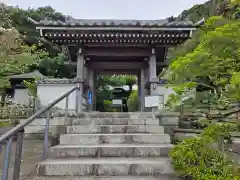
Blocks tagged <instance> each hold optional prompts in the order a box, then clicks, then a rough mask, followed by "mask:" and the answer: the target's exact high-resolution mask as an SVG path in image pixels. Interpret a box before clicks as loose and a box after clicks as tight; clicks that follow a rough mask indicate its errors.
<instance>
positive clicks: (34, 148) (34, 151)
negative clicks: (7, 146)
mask: <svg viewBox="0 0 240 180" xmlns="http://www.w3.org/2000/svg"><path fill="white" fill-rule="evenodd" d="M15 149H16V144H15V142H14V143H13V145H12V153H11V161H10V168H9V175H8V180H13V177H12V176H13V166H14V158H15ZM23 149H24V150H23V157H22V164H21V173H20V179H21V180H31V179H34V176H35V175H36V165H37V163H38V162H39V161H40V160H41V158H42V150H43V141H39V140H24V145H23ZM3 158H4V148H3V152H1V154H0V174H2V167H3Z"/></svg>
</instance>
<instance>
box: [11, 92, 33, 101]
mask: <svg viewBox="0 0 240 180" xmlns="http://www.w3.org/2000/svg"><path fill="white" fill-rule="evenodd" d="M28 92H29V91H28V89H15V91H14V96H13V99H12V102H13V103H14V104H22V105H23V104H26V105H27V104H29V100H30V96H29V94H28Z"/></svg>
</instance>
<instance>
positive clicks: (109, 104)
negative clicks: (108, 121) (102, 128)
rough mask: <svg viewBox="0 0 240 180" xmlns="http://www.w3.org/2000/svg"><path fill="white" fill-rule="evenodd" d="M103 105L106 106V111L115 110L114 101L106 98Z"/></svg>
mask: <svg viewBox="0 0 240 180" xmlns="http://www.w3.org/2000/svg"><path fill="white" fill-rule="evenodd" d="M103 106H104V111H106V112H113V108H112V101H110V100H104V101H103Z"/></svg>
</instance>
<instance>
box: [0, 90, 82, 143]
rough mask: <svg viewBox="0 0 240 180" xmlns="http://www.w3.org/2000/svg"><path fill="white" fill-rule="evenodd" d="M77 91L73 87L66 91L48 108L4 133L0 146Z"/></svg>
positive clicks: (0, 138) (0, 137) (0, 139)
mask: <svg viewBox="0 0 240 180" xmlns="http://www.w3.org/2000/svg"><path fill="white" fill-rule="evenodd" d="M77 89H79V88H78V87H74V88H72V89H71V90H70V91H68V92H67V93H65V94H63V95H62V96H61V97H59V98H57V99H56V100H55V101H53V102H51V103H50V104H49V105H48V106H46V107H44V108H42V109H41V110H39V111H37V112H36V113H35V114H33V115H32V116H31V117H29V118H28V119H27V120H26V122H24V123H22V124H19V125H17V126H16V127H14V128H12V129H11V130H9V131H8V132H6V133H5V134H3V135H2V136H0V144H1V143H2V142H4V141H5V140H6V139H8V138H9V137H11V136H13V135H14V134H16V133H17V132H18V131H21V130H22V129H23V128H24V127H26V126H27V125H29V124H30V123H31V122H33V121H34V120H35V118H37V117H39V116H41V115H42V114H44V113H45V112H47V111H48V110H50V109H51V108H52V107H53V106H54V105H56V104H57V103H59V102H60V101H61V100H63V99H64V98H66V97H67V96H68V95H70V94H71V93H72V92H74V91H75V90H77Z"/></svg>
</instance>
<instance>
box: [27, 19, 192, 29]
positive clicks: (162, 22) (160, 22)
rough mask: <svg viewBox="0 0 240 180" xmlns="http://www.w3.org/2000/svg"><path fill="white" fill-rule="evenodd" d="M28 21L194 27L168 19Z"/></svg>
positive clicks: (48, 24)
mask: <svg viewBox="0 0 240 180" xmlns="http://www.w3.org/2000/svg"><path fill="white" fill-rule="evenodd" d="M28 19H29V21H31V22H33V23H34V22H35V24H37V25H43V26H125V27H128V26H150V27H160V26H195V24H194V23H193V22H192V21H187V20H186V21H172V22H169V20H168V19H160V20H114V19H73V18H66V19H65V21H64V22H62V21H50V20H47V19H45V20H41V21H39V22H36V21H34V20H33V19H31V18H28Z"/></svg>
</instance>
